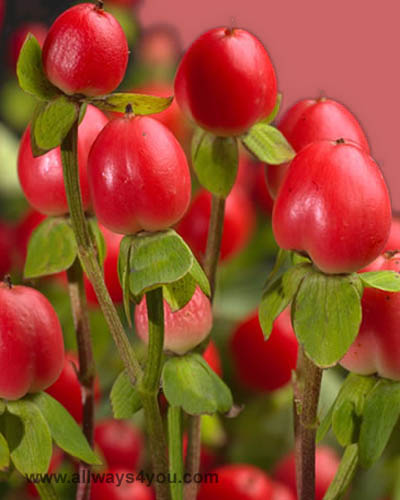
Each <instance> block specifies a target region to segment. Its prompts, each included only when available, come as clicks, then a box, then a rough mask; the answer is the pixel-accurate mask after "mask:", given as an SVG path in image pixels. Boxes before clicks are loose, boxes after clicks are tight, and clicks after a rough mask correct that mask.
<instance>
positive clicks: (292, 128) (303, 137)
mask: <svg viewBox="0 0 400 500" xmlns="http://www.w3.org/2000/svg"><path fill="white" fill-rule="evenodd" d="M278 129H279V130H280V131H281V132H282V133H283V135H284V136H285V137H286V139H287V140H288V141H289V143H290V144H291V146H292V147H293V148H294V150H295V151H297V152H298V151H300V150H302V149H303V148H304V147H305V146H308V144H310V143H311V142H316V141H322V140H324V139H327V140H336V139H341V138H343V139H347V140H349V141H353V142H355V143H356V144H358V145H360V146H361V147H362V148H363V149H364V150H365V151H366V152H367V153H369V145H368V141H367V138H366V137H365V134H364V132H363V130H362V128H361V126H360V124H359V123H358V121H357V120H356V118H355V117H354V116H353V115H352V114H351V113H350V111H349V110H348V109H347V108H346V107H345V106H343V105H342V104H340V103H338V102H336V101H333V100H332V99H327V98H325V97H322V98H320V99H304V100H302V101H299V102H297V103H296V104H295V105H294V106H292V107H291V108H290V109H288V111H286V113H285V114H284V116H283V117H282V119H281V120H280V122H279V124H278ZM288 166H289V164H288V163H285V164H282V165H266V179H267V185H268V189H269V192H270V194H271V196H272V197H273V198H276V196H277V194H278V190H279V187H280V185H281V184H282V181H283V178H284V177H285V174H286V171H287V169H288Z"/></svg>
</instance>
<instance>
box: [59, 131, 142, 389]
mask: <svg viewBox="0 0 400 500" xmlns="http://www.w3.org/2000/svg"><path fill="white" fill-rule="evenodd" d="M77 145H78V121H76V122H75V123H74V125H73V126H72V128H71V130H70V131H69V133H68V135H67V136H66V138H65V139H64V141H63V142H62V144H61V158H62V163H63V171H64V184H65V190H66V194H67V200H68V207H69V212H70V218H71V225H72V229H73V230H74V233H75V238H76V242H77V245H78V255H79V258H80V261H81V263H82V266H83V268H84V269H85V272H86V274H87V276H88V278H89V280H90V282H91V283H92V285H93V289H94V291H95V293H96V296H97V300H98V301H99V304H100V307H101V309H102V311H103V314H104V317H105V319H106V322H107V324H108V327H109V329H110V332H111V335H112V337H113V339H114V342H115V345H116V346H117V349H118V352H119V355H120V357H121V359H122V361H123V363H124V366H125V368H126V371H127V373H128V376H129V378H130V380H131V382H132V384H134V383H135V382H136V380H138V381H139V380H140V379H141V377H142V369H141V367H140V365H139V362H138V360H137V358H136V356H135V353H134V352H133V349H132V346H131V345H130V343H129V340H128V338H127V336H126V334H125V330H124V328H123V326H122V323H121V320H120V318H119V316H118V313H117V311H116V309H115V307H114V304H113V302H112V300H111V297H110V294H109V293H108V290H107V287H106V285H105V283H104V279H103V273H102V269H101V267H100V264H99V262H98V260H97V252H96V248H95V246H94V244H93V241H92V239H91V237H90V233H89V228H88V224H87V221H86V218H85V214H84V211H83V206H82V198H81V192H80V186H79V170H78V149H77Z"/></svg>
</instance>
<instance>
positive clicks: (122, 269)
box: [118, 236, 133, 328]
mask: <svg viewBox="0 0 400 500" xmlns="http://www.w3.org/2000/svg"><path fill="white" fill-rule="evenodd" d="M132 239H133V237H132V236H124V237H123V238H122V240H121V243H120V247H119V254H118V277H119V282H120V284H121V288H122V294H123V302H124V311H125V316H126V319H127V321H128V325H129V326H130V327H131V328H132V317H131V301H130V299H131V290H130V287H129V278H130V273H129V261H130V258H131V257H130V255H131V245H132Z"/></svg>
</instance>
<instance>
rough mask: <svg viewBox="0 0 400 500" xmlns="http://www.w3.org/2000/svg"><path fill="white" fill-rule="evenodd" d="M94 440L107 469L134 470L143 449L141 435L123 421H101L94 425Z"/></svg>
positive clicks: (131, 425)
mask: <svg viewBox="0 0 400 500" xmlns="http://www.w3.org/2000/svg"><path fill="white" fill-rule="evenodd" d="M94 440H95V443H96V445H97V446H98V447H99V448H100V451H101V454H102V455H103V456H104V458H105V460H106V463H107V465H108V467H110V468H119V467H121V468H126V469H136V467H137V466H138V465H139V460H140V458H141V455H142V453H143V449H144V440H143V436H142V433H141V432H140V431H139V429H137V428H136V427H134V426H133V424H131V423H130V422H128V421H125V420H114V419H109V420H103V421H101V422H99V423H98V424H97V425H96V428H95V431H94Z"/></svg>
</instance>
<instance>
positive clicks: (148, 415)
mask: <svg viewBox="0 0 400 500" xmlns="http://www.w3.org/2000/svg"><path fill="white" fill-rule="evenodd" d="M146 304H147V316H148V328H149V345H148V351H147V362H146V369H145V373H144V375H143V378H142V381H141V383H140V385H139V394H140V397H141V400H142V404H143V408H144V411H145V419H146V426H147V435H148V439H149V444H150V454H151V459H152V463H153V472H154V474H155V476H156V477H157V476H158V474H166V472H167V471H168V461H167V452H166V450H167V444H166V440H165V435H164V427H163V422H162V418H161V414H160V408H159V405H158V393H159V389H160V377H161V367H162V357H163V345H164V304H163V293H162V288H161V287H160V288H156V289H155V290H151V291H150V292H147V293H146ZM155 488H156V495H157V500H168V499H169V489H168V483H167V482H159V481H156V482H155Z"/></svg>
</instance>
